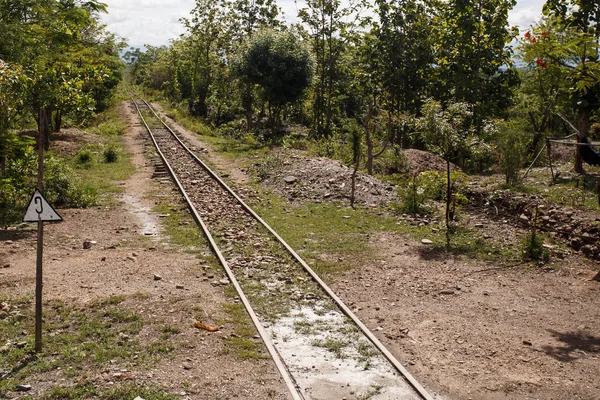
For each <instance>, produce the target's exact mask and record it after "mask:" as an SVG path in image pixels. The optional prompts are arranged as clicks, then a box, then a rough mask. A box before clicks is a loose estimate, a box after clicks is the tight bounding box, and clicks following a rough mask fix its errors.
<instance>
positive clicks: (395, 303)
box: [179, 127, 600, 400]
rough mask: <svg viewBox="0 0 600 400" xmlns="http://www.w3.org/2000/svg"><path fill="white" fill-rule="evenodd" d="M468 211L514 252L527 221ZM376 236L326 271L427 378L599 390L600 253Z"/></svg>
mask: <svg viewBox="0 0 600 400" xmlns="http://www.w3.org/2000/svg"><path fill="white" fill-rule="evenodd" d="M179 130H180V131H181V132H182V133H184V134H186V135H187V137H188V138H189V140H192V141H193V140H196V139H195V137H194V135H193V134H191V133H189V132H186V131H185V129H183V128H181V127H180V128H179ZM211 152H212V151H211V150H210V149H209V157H211ZM211 159H212V158H211ZM294 161H295V162H298V160H297V159H295V160H290V163H291V164H293V162H294ZM338 164H339V163H336V162H333V161H332V162H331V165H330V167H331V168H332V169H335V168H338V167H339V165H338ZM217 165H219V167H220V168H222V170H223V171H224V172H226V173H229V174H232V176H234V174H235V172H233V171H236V170H237V169H236V168H235V167H232V166H231V164H230V163H227V162H224V161H221V162H219V161H217ZM307 169H308V168H307ZM322 170H323V168H320V169H318V170H316V172H315V173H314V176H306V180H307V181H309V180H316V181H319V179H321V178H320V176H319V174H321V173H322ZM298 176H300V175H298ZM242 182H243V181H242ZM328 182H329V181H328V180H327V179H325V181H324V185H326V184H327V183H328ZM316 184H318V182H317V183H316ZM283 195H284V196H285V194H283ZM319 200H320V198H319V199H318V200H315V201H319ZM290 201H296V198H295V197H294V198H292V199H290ZM308 201H311V200H308ZM465 213H466V211H465ZM465 217H468V218H467V220H468V225H469V226H471V228H474V229H478V230H479V231H480V232H479V233H480V234H482V235H483V236H484V237H487V238H489V239H490V240H491V241H493V242H495V243H501V244H503V245H506V246H512V248H514V249H515V251H517V250H516V249H517V248H518V247H519V246H518V240H519V238H520V235H521V234H522V233H523V230H522V229H515V228H514V227H511V226H510V225H509V224H506V223H504V221H503V220H491V219H489V218H488V217H486V215H485V213H478V214H473V215H465ZM370 243H371V245H372V246H374V247H375V248H377V255H376V257H375V259H374V260H373V261H372V262H371V263H369V264H368V265H364V266H362V267H361V268H359V269H353V270H350V271H348V272H347V273H345V274H342V275H335V276H331V277H329V278H330V280H331V281H332V287H333V289H334V291H335V292H336V293H338V294H339V295H340V296H341V297H342V299H343V300H344V301H345V302H346V304H350V305H352V308H353V309H355V311H356V313H357V314H358V316H359V317H360V318H361V319H362V320H363V321H364V322H365V323H366V324H367V325H368V327H369V328H370V329H371V330H372V331H374V332H375V333H376V335H377V336H378V337H379V339H380V340H381V341H382V342H384V343H385V344H386V346H388V348H390V349H391V350H392V351H393V353H394V355H395V356H396V357H397V358H398V359H399V360H401V361H402V362H403V363H404V365H406V366H407V367H408V369H409V370H410V372H411V373H413V374H414V376H415V377H416V378H417V379H418V380H420V381H421V382H422V383H423V384H424V385H425V386H426V387H429V388H432V389H433V390H435V391H436V392H438V393H441V394H442V395H444V396H445V397H447V398H448V399H458V400H463V399H464V400H467V399H492V400H495V399H532V400H533V399H554V400H557V399H562V400H571V399H587V400H594V399H598V398H600V383H598V382H597V380H596V379H595V377H597V376H598V375H599V374H600V361H599V357H600V335H599V334H598V332H600V307H599V305H600V284H598V282H596V281H591V280H590V279H591V278H592V277H593V276H594V275H595V273H596V272H597V270H598V263H597V262H595V261H593V260H590V259H589V258H586V257H584V256H583V254H581V253H579V252H573V251H568V250H565V251H561V257H563V258H562V259H561V258H557V257H555V258H554V259H553V262H552V263H551V265H550V267H548V266H546V267H535V266H533V265H527V264H526V265H518V266H514V267H509V268H506V266H505V265H500V264H495V263H492V264H490V263H487V262H483V261H477V260H471V259H468V258H465V257H452V256H449V257H448V256H446V255H444V254H435V253H433V252H431V251H429V250H428V248H427V246H425V245H423V244H422V243H421V242H420V240H419V238H416V239H415V238H407V237H404V236H398V235H393V234H379V235H375V236H373V237H371V239H370Z"/></svg>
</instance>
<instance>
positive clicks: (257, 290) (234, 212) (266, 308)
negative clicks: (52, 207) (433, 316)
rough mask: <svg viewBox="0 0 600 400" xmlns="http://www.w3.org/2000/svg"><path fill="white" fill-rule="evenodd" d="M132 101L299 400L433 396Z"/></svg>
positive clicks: (176, 140)
mask: <svg viewBox="0 0 600 400" xmlns="http://www.w3.org/2000/svg"><path fill="white" fill-rule="evenodd" d="M132 101H133V104H134V106H135V108H136V109H137V111H138V113H139V115H140V118H141V120H142V123H143V124H144V126H145V127H146V129H147V131H148V133H149V135H150V137H151V139H152V141H153V143H154V145H155V147H156V150H157V152H158V154H159V155H160V157H161V159H162V161H163V163H164V165H165V167H166V169H167V170H168V171H169V173H170V174H171V177H172V179H173V180H174V181H175V183H176V185H177V186H178V188H179V190H180V192H181V193H182V195H183V196H184V197H185V200H186V201H187V203H188V206H189V208H190V210H191V213H192V215H193V217H194V219H195V220H196V222H197V223H198V225H199V226H200V227H201V228H202V229H203V231H204V233H205V235H206V237H207V239H208V240H209V242H210V244H211V246H212V248H213V250H214V252H215V254H216V255H217V257H218V258H219V260H220V262H221V264H222V266H223V268H224V269H225V271H226V273H227V276H228V278H229V280H230V281H231V283H232V284H233V285H234V286H235V289H236V290H237V292H238V295H239V297H240V299H241V301H242V302H243V304H244V306H245V307H246V310H247V311H248V314H249V315H250V317H251V319H252V321H253V322H254V324H255V326H256V328H257V330H258V332H259V334H260V336H261V338H262V340H263V341H264V343H265V346H266V348H267V350H268V351H269V353H270V355H271V357H272V358H273V360H274V362H275V364H276V366H277V368H278V370H279V372H280V373H281V376H282V378H283V380H284V382H285V383H286V385H287V387H288V389H289V391H290V394H291V397H292V398H293V399H321V400H325V399H331V400H334V399H335V400H339V399H348V400H350V399H390V400H391V399H394V400H399V399H425V400H432V399H433V398H434V397H432V396H431V395H430V394H429V393H427V392H426V391H425V389H424V388H423V387H422V386H421V385H420V384H419V383H418V382H417V381H416V380H415V379H414V378H413V377H412V376H411V375H410V374H409V373H408V371H407V370H406V369H405V368H404V367H403V366H402V365H401V364H400V363H399V362H398V361H397V360H396V359H395V358H394V357H393V355H392V354H391V353H390V352H389V351H388V350H387V349H386V348H385V347H384V346H383V345H382V344H381V343H380V342H379V340H378V339H377V338H376V337H375V336H374V335H373V334H372V333H371V332H370V331H369V330H368V329H367V328H366V326H365V325H364V324H363V323H362V322H361V321H360V320H359V319H358V318H357V317H356V316H355V315H354V314H353V313H352V311H351V310H350V309H349V308H348V307H347V306H346V305H345V304H344V303H343V302H342V301H341V300H340V299H339V298H338V297H337V296H336V295H335V294H334V293H333V292H332V291H331V290H330V289H329V288H328V287H327V285H326V284H325V283H324V282H323V281H322V280H321V279H320V278H319V277H318V276H317V275H316V274H315V273H314V271H312V269H311V268H310V267H309V266H308V265H307V264H306V263H305V262H304V261H303V260H302V259H301V258H300V257H299V256H298V255H297V254H296V253H295V252H294V250H293V249H292V248H291V247H290V246H289V245H287V243H285V241H284V240H283V239H282V238H281V237H279V235H277V233H276V232H275V231H274V230H273V229H271V228H270V227H269V226H268V225H267V224H266V223H265V222H264V221H263V220H262V219H261V218H260V217H259V216H258V215H257V214H256V213H254V211H252V210H251V209H250V208H249V207H248V206H247V205H246V204H245V203H244V202H243V201H242V200H241V198H240V197H239V196H237V195H236V194H235V193H234V192H233V191H232V190H231V189H230V188H229V187H228V186H227V185H226V184H225V183H224V182H223V181H222V180H221V179H220V178H219V177H218V176H217V175H216V174H214V173H213V172H212V171H211V170H210V169H209V168H208V167H207V166H206V164H204V163H203V162H202V161H201V160H200V159H199V158H198V157H197V156H196V155H195V154H194V153H193V152H192V151H191V150H190V149H189V148H188V147H187V146H186V145H185V144H184V142H183V141H182V140H181V139H179V138H178V136H177V135H176V134H175V132H173V131H172V130H171V129H170V128H169V127H168V126H167V125H166V124H165V123H164V122H163V120H162V119H161V118H159V116H158V115H157V114H156V112H155V111H154V110H153V109H152V108H151V107H150V105H149V104H148V103H147V102H145V101H144V100H143V99H139V98H138V99H135V98H134V99H133V100H132Z"/></svg>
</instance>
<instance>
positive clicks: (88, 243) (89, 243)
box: [83, 240, 92, 250]
mask: <svg viewBox="0 0 600 400" xmlns="http://www.w3.org/2000/svg"><path fill="white" fill-rule="evenodd" d="M83 248H84V249H86V250H87V249H91V248H92V241H91V240H84V241H83Z"/></svg>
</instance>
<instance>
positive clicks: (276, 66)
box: [236, 31, 313, 131]
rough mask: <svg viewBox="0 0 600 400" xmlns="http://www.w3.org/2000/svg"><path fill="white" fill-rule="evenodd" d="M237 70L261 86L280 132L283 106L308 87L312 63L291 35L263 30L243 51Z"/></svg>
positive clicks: (251, 81)
mask: <svg viewBox="0 0 600 400" xmlns="http://www.w3.org/2000/svg"><path fill="white" fill-rule="evenodd" d="M236 69H237V73H238V75H239V76H240V78H241V79H243V80H245V81H247V82H249V83H252V84H256V85H259V86H260V87H261V89H262V91H261V96H262V98H263V100H264V101H266V102H268V106H269V122H270V125H271V128H272V129H273V131H277V130H278V129H279V128H280V126H281V111H282V109H283V107H284V106H286V105H287V104H289V103H291V102H294V101H296V100H298V99H299V98H300V97H301V96H302V95H303V93H304V90H305V89H306V88H307V87H308V86H309V84H310V82H311V79H312V74H313V61H312V58H311V56H310V53H309V51H308V50H307V49H306V48H304V47H303V46H302V45H301V43H300V42H299V41H298V39H297V38H296V37H295V36H294V35H293V34H292V33H290V32H274V31H264V32H261V33H259V34H257V35H255V36H254V38H253V39H252V41H251V42H250V43H249V45H248V47H247V48H246V49H245V50H243V51H242V54H241V55H240V59H239V61H238V64H237V66H236Z"/></svg>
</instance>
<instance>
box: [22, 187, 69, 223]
mask: <svg viewBox="0 0 600 400" xmlns="http://www.w3.org/2000/svg"><path fill="white" fill-rule="evenodd" d="M38 221H42V222H52V221H54V222H58V221H62V217H61V216H60V215H58V213H57V212H56V210H54V208H52V206H51V205H50V203H48V201H47V200H46V199H45V198H44V196H43V195H42V194H41V193H40V192H39V190H36V191H35V193H34V194H33V196H31V201H30V202H29V206H27V212H26V213H25V217H24V218H23V222H38Z"/></svg>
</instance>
